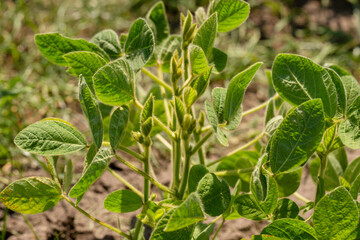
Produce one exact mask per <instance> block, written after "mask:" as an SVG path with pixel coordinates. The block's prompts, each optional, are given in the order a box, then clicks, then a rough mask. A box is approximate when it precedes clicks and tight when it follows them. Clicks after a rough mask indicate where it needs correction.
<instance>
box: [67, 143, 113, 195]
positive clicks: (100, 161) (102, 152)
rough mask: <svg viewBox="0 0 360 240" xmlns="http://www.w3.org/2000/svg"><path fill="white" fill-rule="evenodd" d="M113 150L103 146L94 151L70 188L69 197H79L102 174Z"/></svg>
mask: <svg viewBox="0 0 360 240" xmlns="http://www.w3.org/2000/svg"><path fill="white" fill-rule="evenodd" d="M112 156H113V152H112V150H111V149H110V148H109V147H106V146H103V147H101V148H100V149H99V151H98V152H97V153H96V155H95V157H94V158H93V160H92V161H91V162H90V163H89V165H88V166H87V168H86V170H85V171H84V173H83V175H82V176H81V177H80V179H79V180H78V182H77V183H76V184H75V186H74V187H73V188H72V189H71V190H70V193H69V196H70V197H79V196H81V195H82V194H84V193H85V192H86V191H87V190H88V189H89V187H90V186H91V185H92V184H93V183H94V182H95V181H96V180H97V179H98V178H100V176H101V175H102V173H103V172H104V171H105V169H106V167H107V166H108V164H109V162H110V160H111V158H112Z"/></svg>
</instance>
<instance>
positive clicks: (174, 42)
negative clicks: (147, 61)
mask: <svg viewBox="0 0 360 240" xmlns="http://www.w3.org/2000/svg"><path fill="white" fill-rule="evenodd" d="M176 50H177V51H178V52H181V36H179V35H171V36H169V37H168V38H166V39H165V40H164V41H163V42H162V43H161V45H160V46H159V47H158V50H157V51H156V52H155V53H154V54H156V61H157V62H158V64H160V65H161V66H162V70H163V71H164V72H167V73H169V72H170V60H171V57H172V55H173V53H174V52H175V51H176Z"/></svg>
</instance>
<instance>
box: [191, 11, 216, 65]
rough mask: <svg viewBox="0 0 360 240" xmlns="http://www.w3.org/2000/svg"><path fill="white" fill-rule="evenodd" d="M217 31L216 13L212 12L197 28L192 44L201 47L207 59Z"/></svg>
mask: <svg viewBox="0 0 360 240" xmlns="http://www.w3.org/2000/svg"><path fill="white" fill-rule="evenodd" d="M216 32H217V15H216V13H214V14H212V15H211V16H210V17H209V18H208V19H207V20H206V21H205V22H204V23H203V24H201V26H200V28H199V29H198V31H197V33H196V35H195V38H194V40H193V44H195V45H198V46H199V47H201V48H202V50H203V51H204V53H205V56H206V57H207V58H208V59H209V57H210V56H211V54H212V49H213V45H214V41H215V37H216Z"/></svg>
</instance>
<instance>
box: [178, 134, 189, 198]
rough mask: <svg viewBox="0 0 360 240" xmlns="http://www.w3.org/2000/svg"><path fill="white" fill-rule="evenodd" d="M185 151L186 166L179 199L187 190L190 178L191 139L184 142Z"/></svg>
mask: <svg viewBox="0 0 360 240" xmlns="http://www.w3.org/2000/svg"><path fill="white" fill-rule="evenodd" d="M183 144H184V149H185V164H184V170H183V174H182V179H181V184H180V190H179V199H182V198H183V196H184V193H185V190H186V185H187V181H188V177H189V170H190V162H191V161H190V157H191V152H190V151H191V149H190V146H189V139H186V140H185V139H184V140H183Z"/></svg>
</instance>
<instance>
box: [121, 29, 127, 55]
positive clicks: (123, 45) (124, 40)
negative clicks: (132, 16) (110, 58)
mask: <svg viewBox="0 0 360 240" xmlns="http://www.w3.org/2000/svg"><path fill="white" fill-rule="evenodd" d="M127 38H128V35H127V34H125V33H122V34H120V38H119V41H120V48H121V51H122V52H125V43H126V39H127Z"/></svg>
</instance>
